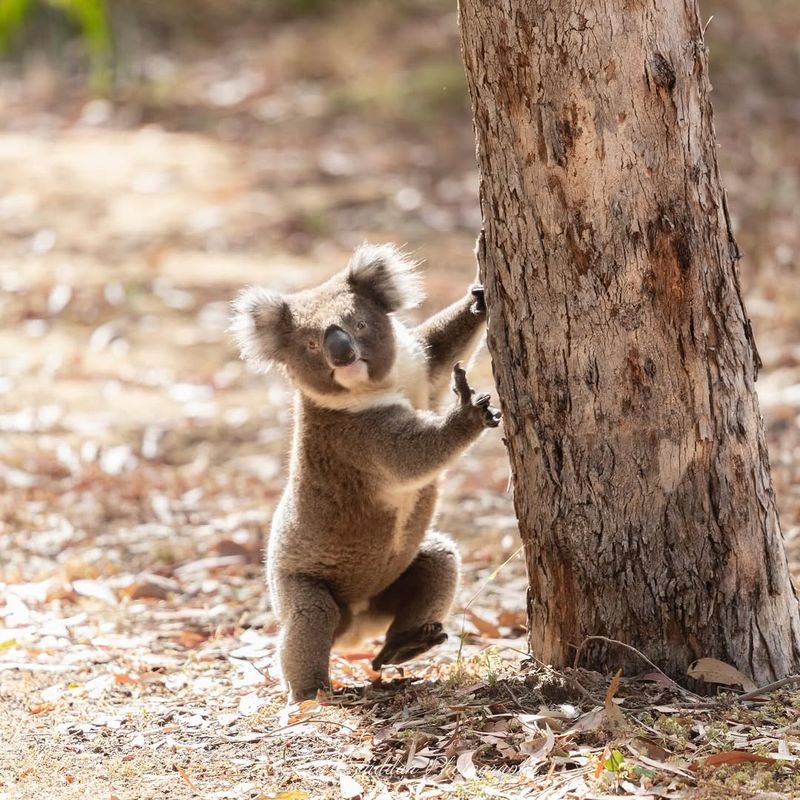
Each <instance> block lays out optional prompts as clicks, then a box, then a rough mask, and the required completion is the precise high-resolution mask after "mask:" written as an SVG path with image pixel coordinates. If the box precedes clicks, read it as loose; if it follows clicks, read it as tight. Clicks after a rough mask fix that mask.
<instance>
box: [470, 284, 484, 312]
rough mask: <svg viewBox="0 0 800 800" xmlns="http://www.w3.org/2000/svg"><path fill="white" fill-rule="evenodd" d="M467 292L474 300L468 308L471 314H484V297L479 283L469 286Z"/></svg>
mask: <svg viewBox="0 0 800 800" xmlns="http://www.w3.org/2000/svg"><path fill="white" fill-rule="evenodd" d="M469 292H470V294H471V295H472V296H473V297H474V298H475V302H474V303H473V304H472V305H471V306H470V311H472V313H473V314H485V313H486V297H485V296H484V292H483V286H482V285H481V284H480V283H476V284H474V285H473V286H470V289H469Z"/></svg>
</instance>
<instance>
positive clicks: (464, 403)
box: [453, 361, 502, 428]
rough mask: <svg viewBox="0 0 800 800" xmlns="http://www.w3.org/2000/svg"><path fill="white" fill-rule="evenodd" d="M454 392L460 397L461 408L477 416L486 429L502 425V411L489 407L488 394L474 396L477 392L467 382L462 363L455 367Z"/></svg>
mask: <svg viewBox="0 0 800 800" xmlns="http://www.w3.org/2000/svg"><path fill="white" fill-rule="evenodd" d="M453 391H454V392H455V393H456V394H457V395H458V399H459V401H460V402H461V407H462V408H469V409H471V410H472V411H473V413H475V414H477V415H478V416H479V418H480V420H481V422H482V423H483V426H484V427H485V428H496V427H497V426H498V425H499V424H500V417H501V416H502V415H501V412H500V409H497V408H495V407H494V406H491V405H489V402H490V400H491V397H490V396H489V395H488V394H479V395H478V396H477V397H475V396H474V395H475V390H474V389H473V388H472V387H471V386H470V385H469V383H468V382H467V373H466V372H465V371H464V369H463V368H462V367H461V362H460V361H459V362H458V363H457V364H456V365H455V366H454V367H453Z"/></svg>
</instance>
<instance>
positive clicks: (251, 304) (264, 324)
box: [230, 287, 292, 372]
mask: <svg viewBox="0 0 800 800" xmlns="http://www.w3.org/2000/svg"><path fill="white" fill-rule="evenodd" d="M232 308H233V314H232V316H231V326H230V331H231V333H232V334H233V338H234V339H235V340H236V344H237V345H238V346H239V352H240V353H241V356H242V358H243V359H244V360H245V361H248V362H249V363H251V364H253V366H255V367H256V369H258V370H260V371H261V372H266V371H267V370H268V369H269V368H270V367H271V366H272V362H273V361H280V356H281V352H282V351H283V348H284V347H285V346H286V343H287V340H288V337H289V334H290V333H291V331H292V314H291V311H290V309H289V304H288V303H287V302H286V298H285V297H284V296H283V295H281V294H278V293H277V292H271V291H269V290H268V289H261V288H258V287H250V288H248V289H244V290H243V291H242V292H241V293H240V294H239V296H238V297H237V298H236V299H235V300H234V301H233V304H232Z"/></svg>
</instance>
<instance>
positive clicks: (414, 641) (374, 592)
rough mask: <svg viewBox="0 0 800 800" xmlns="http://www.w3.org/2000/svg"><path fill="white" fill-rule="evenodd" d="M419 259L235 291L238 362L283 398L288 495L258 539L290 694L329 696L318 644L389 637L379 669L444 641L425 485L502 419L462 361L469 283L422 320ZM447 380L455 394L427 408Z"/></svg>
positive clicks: (373, 262)
mask: <svg viewBox="0 0 800 800" xmlns="http://www.w3.org/2000/svg"><path fill="white" fill-rule="evenodd" d="M415 266H416V265H415V264H414V263H413V262H412V261H410V260H409V259H408V258H407V257H405V256H404V255H403V254H402V253H401V252H400V251H398V250H397V249H396V248H395V247H393V246H391V245H366V244H365V245H362V246H361V247H359V248H357V249H356V250H355V252H354V253H353V255H352V257H351V259H350V261H349V263H348V264H347V266H346V267H345V269H344V270H342V271H341V272H338V273H337V274H335V275H334V276H333V277H331V278H330V279H329V280H327V281H326V282H325V283H323V284H322V285H320V286H317V287H316V288H313V289H307V290H305V291H300V292H297V293H295V294H286V295H284V294H279V293H277V292H274V291H271V290H269V289H264V288H249V289H246V290H244V291H243V292H242V293H241V294H240V295H239V297H238V298H237V299H236V300H235V301H234V305H233V309H234V310H233V320H232V325H231V327H232V331H233V334H234V337H235V339H236V341H237V343H238V346H239V349H240V351H241V355H242V358H244V359H245V360H247V361H249V362H252V363H253V364H254V365H255V366H256V367H257V368H260V369H261V370H265V369H267V368H268V367H269V366H270V365H272V364H276V365H278V366H279V367H281V368H282V370H283V372H284V373H285V375H286V376H287V377H288V379H289V381H290V382H291V383H292V385H293V387H294V389H295V390H296V391H295V401H294V431H293V439H292V446H291V457H290V464H289V477H288V482H287V485H286V488H285V490H284V492H283V495H282V497H281V500H280V502H279V503H278V506H277V508H276V510H275V514H274V517H273V520H272V526H271V531H270V536H269V541H268V546H267V578H268V582H269V586H270V593H271V598H272V604H273V608H274V611H275V614H276V616H277V619H278V622H279V628H280V632H279V642H278V657H279V661H280V667H281V671H282V673H283V679H284V681H285V684H286V687H287V689H288V691H289V696H290V699H291V700H292V701H295V702H296V701H300V700H304V699H308V698H313V697H316V694H317V691H318V690H320V689H323V690H325V689H328V688H329V686H330V684H329V660H330V652H331V649H332V647H333V646H334V644H335V645H336V647H337V648H352V647H355V646H357V644H358V643H359V642H360V641H363V640H366V639H368V638H375V637H377V636H380V635H381V634H384V633H385V642H384V644H383V647H382V649H381V650H380V652H379V653H378V654H377V656H376V657H375V659H374V661H373V662H372V666H373V668H374V669H375V670H380V668H381V667H382V666H383V665H384V664H398V663H401V662H403V661H406V660H409V659H411V658H414V657H416V656H418V655H420V654H421V653H424V652H425V651H426V650H428V649H429V648H431V647H433V646H434V645H437V644H441V643H442V642H443V641H444V640H445V639H446V638H447V634H446V633H445V632H444V630H443V628H442V621H443V620H444V619H445V617H446V615H447V613H448V611H449V609H450V606H451V604H452V602H453V598H454V596H455V592H456V586H457V583H458V579H459V570H460V559H459V554H458V550H457V549H456V546H455V544H454V542H453V541H452V540H451V539H450V538H449V537H447V536H445V535H444V534H442V533H439V532H437V531H435V530H432V529H431V523H432V520H433V517H434V512H435V507H436V502H437V491H438V490H437V479H438V477H439V475H440V474H441V473H442V471H443V470H444V469H445V468H446V467H448V466H449V465H450V464H452V463H453V462H454V461H455V460H456V459H457V458H458V456H459V455H460V454H461V453H463V452H464V450H465V449H466V448H467V447H468V446H469V445H470V444H471V443H472V442H474V441H475V440H476V439H477V438H478V437H479V436H480V434H481V432H482V431H483V430H484V429H486V428H493V427H496V426H497V425H498V424H499V421H500V412H499V411H498V410H497V409H495V408H493V407H492V406H491V405H490V398H489V395H487V394H481V395H475V393H474V392H473V390H472V389H471V388H470V386H469V384H468V382H467V378H466V374H465V372H464V370H463V369H462V368H461V366H460V362H459V363H456V365H455V367H454V366H453V364H454V362H457V361H459V360H460V359H463V358H465V357H467V356H468V355H469V354H470V352H471V351H472V350H473V349H474V348H475V347H476V346H477V345H478V343H479V340H480V337H481V335H482V333H483V328H484V327H485V325H484V323H485V316H486V307H485V305H484V301H483V289H482V287H480V286H474V287H472V288H471V290H470V291H469V292H468V293H466V294H465V296H464V297H463V298H462V299H461V300H459V301H457V302H455V303H454V304H453V305H451V306H449V307H448V308H445V309H444V310H443V311H440V312H439V313H438V314H436V315H434V316H433V317H431V318H430V319H429V320H427V321H426V322H424V323H422V324H421V325H419V326H418V327H414V328H411V327H408V326H406V325H405V324H404V323H403V322H401V321H400V320H399V319H398V318H397V316H396V315H395V312H397V311H400V310H402V309H407V308H411V307H413V306H415V305H417V304H419V303H420V302H421V300H422V297H423V294H422V286H421V282H420V279H419V277H418V275H417V273H416V272H415ZM451 374H452V375H453V382H454V391H455V392H456V395H457V402H456V404H455V406H454V407H452V408H451V409H450V410H449V411H447V412H446V413H444V414H439V413H437V412H436V411H435V410H434V409H435V406H436V404H437V401H438V400H440V399H441V395H442V394H443V392H444V391H445V390H446V389H447V387H448V384H449V383H450V376H451Z"/></svg>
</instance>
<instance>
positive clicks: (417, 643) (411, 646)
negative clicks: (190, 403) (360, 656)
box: [372, 622, 447, 671]
mask: <svg viewBox="0 0 800 800" xmlns="http://www.w3.org/2000/svg"><path fill="white" fill-rule="evenodd" d="M446 639H447V634H446V633H445V632H444V629H443V628H442V623H441V622H426V623H425V624H424V625H420V626H419V627H418V628H412V629H411V630H410V631H403V632H402V633H398V634H397V635H396V636H392V637H391V638H390V639H387V640H386V643H385V644H384V645H383V648H382V649H381V651H380V653H378V655H377V656H375V658H374V660H373V662H372V669H374V670H376V671H377V670H380V668H381V667H382V666H383V665H384V664H402V663H403V662H404V661H410V660H411V659H412V658H415V657H416V656H419V655H422V653H424V652H425V651H426V650H430V649H431V647H435V646H436V645H437V644H441V643H442V642H444V641H445V640H446Z"/></svg>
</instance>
